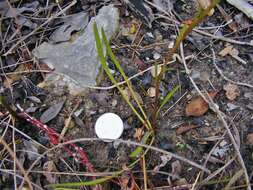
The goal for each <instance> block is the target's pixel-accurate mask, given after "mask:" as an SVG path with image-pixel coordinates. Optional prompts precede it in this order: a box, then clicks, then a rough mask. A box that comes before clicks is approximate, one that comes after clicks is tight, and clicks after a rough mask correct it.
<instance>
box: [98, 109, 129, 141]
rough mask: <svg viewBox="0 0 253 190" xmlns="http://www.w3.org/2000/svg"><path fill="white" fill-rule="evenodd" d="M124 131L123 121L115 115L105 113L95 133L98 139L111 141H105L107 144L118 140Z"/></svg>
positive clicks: (100, 118) (99, 120)
mask: <svg viewBox="0 0 253 190" xmlns="http://www.w3.org/2000/svg"><path fill="white" fill-rule="evenodd" d="M123 129H124V126H123V121H122V120H121V118H120V117H119V116H118V115H116V114H115V113H105V114H103V115H101V116H100V117H99V118H98V119H97V121H96V124H95V132H96V134H97V136H98V138H101V139H111V140H104V141H106V142H111V141H113V140H115V139H118V138H119V137H120V136H121V134H122V133H123Z"/></svg>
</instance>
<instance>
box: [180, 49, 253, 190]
mask: <svg viewBox="0 0 253 190" xmlns="http://www.w3.org/2000/svg"><path fill="white" fill-rule="evenodd" d="M180 54H181V59H182V61H183V63H184V66H185V70H188V71H189V69H188V67H187V65H186V61H185V59H184V50H183V45H182V44H181V45H180ZM188 77H189V78H190V81H191V83H192V84H193V86H194V87H195V89H196V90H197V92H198V93H199V95H201V97H202V98H203V99H204V100H205V101H206V102H207V103H208V104H209V106H210V108H212V110H213V111H214V112H215V113H216V114H217V116H218V118H219V119H220V121H221V122H222V124H223V126H224V127H225V129H226V130H227V132H228V135H229V138H230V140H231V142H232V144H233V146H234V149H235V151H236V154H237V156H238V160H239V162H240V164H241V167H242V169H243V171H244V176H245V180H246V183H247V190H251V186H250V180H249V176H248V172H247V169H246V167H245V164H244V161H243V158H242V155H241V153H240V150H239V148H238V145H237V143H236V141H235V139H234V136H233V134H232V132H231V130H230V128H229V126H228V124H227V122H226V121H225V119H224V115H225V114H224V113H222V112H221V111H220V110H219V109H218V108H217V106H216V105H215V103H214V102H213V100H212V99H211V98H208V99H209V100H207V98H206V96H205V95H204V94H203V93H202V92H201V91H200V90H199V88H198V86H197V85H196V83H195V82H194V80H193V79H192V78H191V76H190V75H189V76H188Z"/></svg>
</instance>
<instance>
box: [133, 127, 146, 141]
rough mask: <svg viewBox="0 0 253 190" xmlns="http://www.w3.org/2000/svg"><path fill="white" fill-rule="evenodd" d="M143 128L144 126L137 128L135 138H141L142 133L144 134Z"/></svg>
mask: <svg viewBox="0 0 253 190" xmlns="http://www.w3.org/2000/svg"><path fill="white" fill-rule="evenodd" d="M143 133H144V132H143V129H142V128H137V129H135V133H134V138H136V139H138V140H140V139H141V137H142V135H143Z"/></svg>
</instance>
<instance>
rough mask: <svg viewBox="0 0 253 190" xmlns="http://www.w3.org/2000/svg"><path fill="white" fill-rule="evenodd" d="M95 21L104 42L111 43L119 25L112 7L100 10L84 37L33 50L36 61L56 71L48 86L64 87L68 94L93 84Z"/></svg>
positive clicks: (96, 64)
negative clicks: (104, 35) (102, 30)
mask: <svg viewBox="0 0 253 190" xmlns="http://www.w3.org/2000/svg"><path fill="white" fill-rule="evenodd" d="M94 21H96V23H97V26H98V29H99V30H100V28H101V27H103V29H104V30H105V33H106V36H107V38H108V39H111V38H112V36H113V35H114V34H115V32H116V31H117V29H118V25H119V12H118V9H117V8H115V7H114V6H113V5H109V6H104V7H102V8H101V9H100V10H99V13H98V15H97V16H96V17H93V18H92V19H91V20H90V22H89V24H88V25H87V27H86V29H85V30H84V31H83V33H81V34H80V36H78V37H76V39H75V40H73V41H68V42H62V43H58V44H50V43H47V42H44V43H43V44H41V45H40V46H39V47H37V48H36V49H34V50H33V54H34V55H35V57H36V58H38V59H41V60H43V62H45V63H46V64H48V65H49V66H51V67H53V68H55V71H56V73H58V74H50V75H49V76H48V82H49V83H50V82H53V83H54V84H55V83H57V82H58V83H59V84H56V85H58V86H59V85H60V86H61V85H64V84H67V85H68V88H69V90H70V91H82V90H83V89H84V87H87V86H94V85H95V84H96V77H97V75H98V73H99V67H100V62H99V59H98V56H97V50H96V44H95V39H94V34H93V23H94ZM59 74H60V75H59ZM77 93H78V92H77Z"/></svg>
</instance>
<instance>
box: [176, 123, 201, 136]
mask: <svg viewBox="0 0 253 190" xmlns="http://www.w3.org/2000/svg"><path fill="white" fill-rule="evenodd" d="M197 127H198V126H197V125H192V124H190V125H187V124H186V125H182V126H180V127H179V128H177V130H176V134H177V135H181V134H183V133H186V132H188V131H190V130H191V129H195V128H197Z"/></svg>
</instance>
